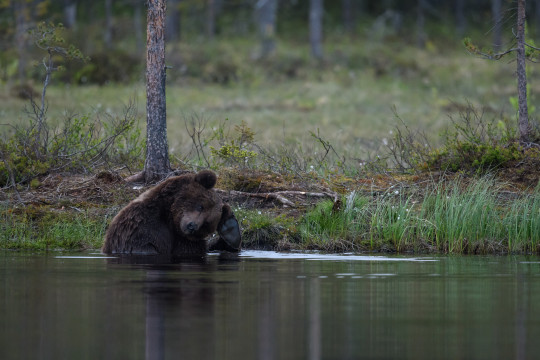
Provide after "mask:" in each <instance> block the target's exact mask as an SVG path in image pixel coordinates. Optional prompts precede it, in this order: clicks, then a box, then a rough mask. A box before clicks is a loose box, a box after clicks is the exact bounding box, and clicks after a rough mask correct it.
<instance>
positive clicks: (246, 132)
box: [210, 120, 258, 167]
mask: <svg viewBox="0 0 540 360" xmlns="http://www.w3.org/2000/svg"><path fill="white" fill-rule="evenodd" d="M226 121H227V120H226ZM234 132H235V135H234V136H232V137H229V136H228V135H226V134H225V132H224V129H223V126H220V127H219V128H218V129H217V130H215V131H214V135H213V137H212V139H216V140H217V141H218V143H219V147H218V148H216V147H214V146H210V153H211V154H212V156H213V157H214V159H216V161H217V162H218V163H220V164H222V165H227V166H240V167H246V166H248V165H250V164H251V163H252V161H253V160H254V159H255V158H256V157H257V155H258V154H257V153H256V152H255V151H253V150H251V149H252V147H253V145H254V137H255V133H254V132H253V130H251V129H250V128H249V127H248V126H247V124H246V123H245V122H244V121H243V120H242V122H241V124H240V125H235V127H234Z"/></svg>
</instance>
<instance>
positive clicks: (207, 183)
mask: <svg viewBox="0 0 540 360" xmlns="http://www.w3.org/2000/svg"><path fill="white" fill-rule="evenodd" d="M195 181H196V182H198V183H199V184H201V185H202V186H204V187H205V188H207V189H211V188H213V187H214V185H216V181H217V176H216V174H214V172H213V171H210V170H202V171H199V172H198V173H197V174H196V175H195Z"/></svg>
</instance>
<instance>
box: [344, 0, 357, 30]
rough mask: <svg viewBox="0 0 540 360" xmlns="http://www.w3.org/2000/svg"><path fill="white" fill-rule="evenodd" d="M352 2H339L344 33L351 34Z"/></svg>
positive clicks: (352, 22)
mask: <svg viewBox="0 0 540 360" xmlns="http://www.w3.org/2000/svg"><path fill="white" fill-rule="evenodd" d="M356 1H358V0H356ZM352 2H353V0H342V2H341V15H342V18H343V29H344V30H345V32H346V33H349V34H350V33H352V31H353V29H354V15H355V13H354V12H353V7H352Z"/></svg>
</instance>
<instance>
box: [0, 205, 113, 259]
mask: <svg viewBox="0 0 540 360" xmlns="http://www.w3.org/2000/svg"><path fill="white" fill-rule="evenodd" d="M0 220H1V221H0V248H2V249H17V250H55V249H62V250H64V249H69V250H83V249H97V248H100V247H101V244H102V242H103V237H104V236H105V229H106V221H105V219H103V218H100V217H93V216H90V215H89V214H88V213H87V212H76V213H72V212H69V213H62V212H53V211H45V210H39V209H35V208H33V207H28V208H25V209H8V208H3V209H0Z"/></svg>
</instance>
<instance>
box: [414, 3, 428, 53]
mask: <svg viewBox="0 0 540 360" xmlns="http://www.w3.org/2000/svg"><path fill="white" fill-rule="evenodd" d="M425 1H426V0H418V4H417V8H416V44H417V46H418V47H419V48H420V49H423V48H425V47H426V31H425V23H426V17H425V8H426V4H425Z"/></svg>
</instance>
